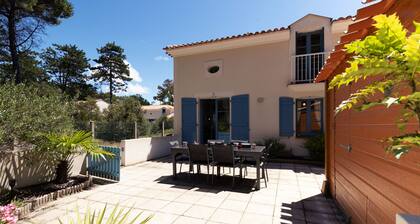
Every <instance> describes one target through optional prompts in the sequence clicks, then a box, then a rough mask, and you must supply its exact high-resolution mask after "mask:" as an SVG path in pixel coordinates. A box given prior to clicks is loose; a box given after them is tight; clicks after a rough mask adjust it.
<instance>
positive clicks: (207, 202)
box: [195, 197, 224, 208]
mask: <svg viewBox="0 0 420 224" xmlns="http://www.w3.org/2000/svg"><path fill="white" fill-rule="evenodd" d="M223 200H224V199H223V198H213V197H203V198H201V199H200V200H198V201H197V202H196V203H195V204H197V205H202V206H208V207H214V208H217V207H219V206H220V204H222V202H223Z"/></svg>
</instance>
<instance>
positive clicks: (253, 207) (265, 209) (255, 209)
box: [245, 202, 274, 216]
mask: <svg viewBox="0 0 420 224" xmlns="http://www.w3.org/2000/svg"><path fill="white" fill-rule="evenodd" d="M245 213H255V214H259V215H266V216H273V213H274V206H273V205H266V204H259V203H251V202H250V203H249V204H248V207H247V208H246V210H245Z"/></svg>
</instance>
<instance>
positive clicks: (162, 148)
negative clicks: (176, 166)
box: [121, 136, 177, 166]
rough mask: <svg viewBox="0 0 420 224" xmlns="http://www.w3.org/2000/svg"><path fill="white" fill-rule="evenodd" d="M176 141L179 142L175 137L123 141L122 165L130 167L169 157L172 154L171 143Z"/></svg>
mask: <svg viewBox="0 0 420 224" xmlns="http://www.w3.org/2000/svg"><path fill="white" fill-rule="evenodd" d="M174 140H177V138H176V137H175V136H165V137H150V138H138V139H129V140H123V141H122V142H121V150H122V151H121V152H122V153H121V164H122V165H123V166H128V165H133V164H136V163H140V162H144V161H147V160H152V159H157V158H160V157H164V156H168V155H169V154H170V153H171V152H170V145H169V142H170V141H174Z"/></svg>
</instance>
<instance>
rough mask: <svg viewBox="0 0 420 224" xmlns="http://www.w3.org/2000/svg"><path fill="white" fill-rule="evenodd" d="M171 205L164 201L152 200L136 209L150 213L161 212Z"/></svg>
mask: <svg viewBox="0 0 420 224" xmlns="http://www.w3.org/2000/svg"><path fill="white" fill-rule="evenodd" d="M169 203H170V202H169V201H164V200H159V199H150V200H148V201H146V202H144V203H143V204H140V205H138V206H136V207H138V208H140V209H145V210H149V211H160V210H161V209H162V208H163V207H165V206H166V205H167V204H169Z"/></svg>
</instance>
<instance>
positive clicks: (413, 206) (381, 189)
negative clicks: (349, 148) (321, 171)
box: [336, 150, 420, 215]
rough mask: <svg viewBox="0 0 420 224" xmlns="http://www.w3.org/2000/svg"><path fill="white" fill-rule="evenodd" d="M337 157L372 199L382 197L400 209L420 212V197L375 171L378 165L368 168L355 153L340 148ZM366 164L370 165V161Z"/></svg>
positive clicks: (412, 212) (415, 212)
mask: <svg viewBox="0 0 420 224" xmlns="http://www.w3.org/2000/svg"><path fill="white" fill-rule="evenodd" d="M336 159H337V163H339V164H340V165H341V166H342V167H343V168H344V169H347V170H351V171H352V173H354V175H353V178H354V180H353V182H352V183H353V184H354V185H355V186H358V188H359V189H360V190H361V191H362V192H364V193H365V194H366V196H367V197H368V198H369V199H371V198H372V201H375V200H383V199H381V198H385V199H386V200H388V201H391V202H392V203H393V204H395V205H398V207H399V208H400V211H403V212H408V213H411V214H417V213H419V212H420V207H419V205H420V198H419V197H417V196H416V195H414V194H413V193H411V192H408V191H406V190H404V189H402V188H401V186H399V185H397V184H394V183H392V182H390V181H388V180H386V179H384V178H383V177H381V176H379V175H378V174H377V173H375V172H373V171H372V170H373V169H376V167H370V169H368V168H367V167H363V166H361V165H360V164H359V163H357V162H356V161H357V158H356V156H354V154H352V153H347V152H344V151H343V150H338V151H337V152H336ZM337 163H336V165H337ZM364 165H366V166H369V163H368V164H364ZM341 171H342V170H341ZM346 177H347V176H346ZM348 179H350V178H348ZM417 179H418V178H417ZM354 181H357V182H358V183H357V184H356V183H355V182H354ZM358 184H360V185H358ZM400 184H403V183H400ZM417 186H418V185H417ZM378 195H379V196H378ZM390 212H394V211H390ZM392 215H395V213H392Z"/></svg>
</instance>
